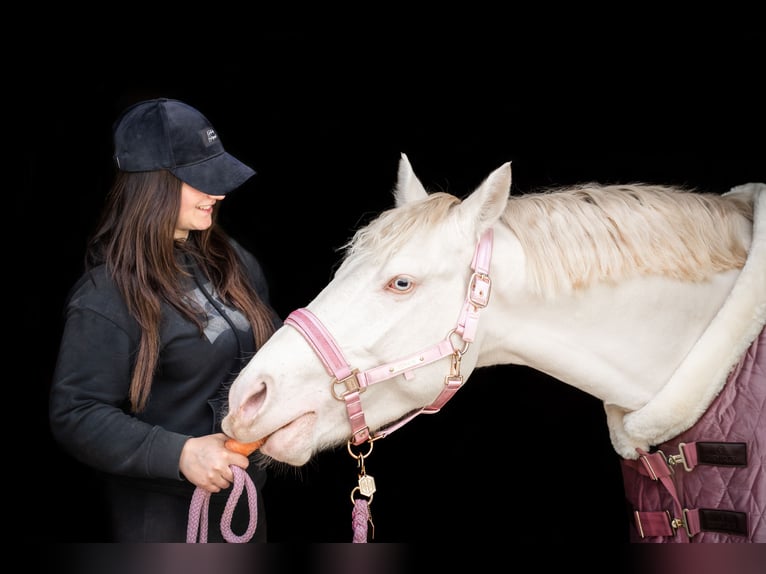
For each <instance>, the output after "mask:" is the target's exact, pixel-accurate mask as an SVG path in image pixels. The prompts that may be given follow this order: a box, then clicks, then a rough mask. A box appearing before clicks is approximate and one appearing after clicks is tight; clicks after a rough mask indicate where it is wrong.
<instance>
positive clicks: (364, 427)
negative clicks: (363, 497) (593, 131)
mask: <svg viewBox="0 0 766 574" xmlns="http://www.w3.org/2000/svg"><path fill="white" fill-rule="evenodd" d="M510 185H511V167H510V164H505V165H503V166H501V167H500V168H498V169H497V170H495V171H494V172H493V173H491V174H490V175H489V177H488V178H487V179H486V180H485V181H484V182H483V183H482V184H481V185H480V186H479V187H478V188H477V189H476V190H475V191H474V192H473V193H472V194H470V195H469V196H467V197H466V198H465V199H463V200H462V201H461V200H460V199H459V198H457V197H455V196H453V195H450V194H447V193H443V192H437V193H432V194H428V193H427V192H426V190H425V188H424V187H423V185H422V184H421V182H420V181H419V180H418V178H417V177H416V176H415V174H414V173H413V170H412V168H411V165H410V163H409V161H408V159H407V157H406V156H404V155H403V156H402V158H401V162H400V166H399V174H398V182H397V185H396V188H395V190H394V196H395V203H396V207H394V208H393V209H390V210H388V211H386V212H384V213H382V214H381V215H379V216H378V217H377V218H376V219H374V220H373V221H372V222H371V223H370V224H369V225H367V226H365V227H363V228H361V229H359V230H358V231H357V232H356V234H355V235H354V238H353V239H352V240H351V241H350V242H349V244H348V245H347V246H346V254H345V257H344V259H343V261H342V263H341V265H340V266H339V268H338V269H337V271H336V273H335V275H334V277H333V279H332V281H331V282H330V283H329V284H328V285H327V286H326V287H325V288H324V289H323V290H322V291H321V292H320V293H319V294H318V295H317V296H316V298H315V299H314V300H313V301H311V302H310V303H309V304H308V305H307V307H305V308H303V309H298V310H296V311H294V312H293V313H291V314H290V316H289V317H288V318H287V319H286V322H285V325H284V326H283V327H282V328H281V329H279V330H278V331H277V332H276V333H275V334H274V335H273V337H272V338H271V339H270V340H269V341H268V342H267V343H266V344H265V345H264V346H263V347H262V348H261V350H260V351H259V352H258V353H257V355H256V356H255V357H254V358H253V359H252V360H251V361H250V363H249V364H248V365H247V367H246V368H245V369H244V370H243V371H242V372H241V374H240V375H239V377H238V378H237V380H236V381H235V382H234V384H233V386H232V387H231V391H230V395H229V407H230V409H229V414H228V416H227V417H226V418H225V420H224V431H225V432H226V433H227V434H228V435H230V436H232V437H235V438H236V439H238V440H240V441H253V440H255V439H259V438H261V437H268V438H267V441H266V442H265V444H264V445H263V446H262V448H261V451H262V453H263V454H265V455H267V456H268V457H271V458H273V459H275V460H278V461H282V462H285V463H288V464H290V465H294V466H301V465H304V464H305V463H307V462H308V461H309V460H310V459H311V458H312V456H313V455H314V454H316V453H318V452H320V451H322V450H324V449H330V448H333V447H336V446H338V445H341V444H344V443H348V444H349V446H350V445H352V444H353V445H361V444H362V443H364V442H366V441H372V440H375V439H378V438H381V437H384V436H386V434H389V433H391V432H393V431H394V430H396V429H398V428H400V427H402V426H403V425H404V424H405V423H406V422H408V421H409V420H411V418H412V417H414V416H415V415H418V414H420V413H434V412H437V411H438V410H439V409H440V408H441V407H442V406H443V405H444V404H445V402H446V401H447V400H449V399H450V398H451V397H452V396H453V395H454V394H455V393H456V392H457V391H458V389H459V388H460V387H461V386H462V385H463V384H465V382H466V380H467V379H468V378H469V376H470V374H471V373H472V372H473V371H474V369H476V368H479V367H484V366H490V365H500V364H517V365H526V366H529V367H531V368H533V369H536V370H538V371H541V372H544V373H547V374H548V375H551V376H552V377H555V378H556V379H558V380H560V381H563V382H565V383H568V384H570V385H572V386H574V387H576V388H578V389H581V390H583V391H584V392H586V393H588V394H590V395H593V396H595V397H597V398H598V399H600V400H602V401H603V404H604V407H605V411H606V421H607V424H608V427H609V433H610V437H611V440H612V444H613V446H614V448H615V450H616V452H617V453H618V454H619V455H620V457H622V458H621V463H625V467H624V470H623V473H624V476H625V481H626V493H627V498H628V500H629V502H630V503H632V504H633V505H634V506H636V507H637V508H636V511H635V523H636V524H635V526H636V528H635V539H636V540H645V541H652V542H666V541H667V542H675V541H679V542H685V541H690V540H691V541H760V542H766V524H764V520H766V519H765V518H764V516H763V514H762V509H763V508H764V507H766V485H764V482H763V473H762V472H761V474H760V477H761V478H760V479H758V480H760V482H758V480H756V479H753V478H752V477H753V474H752V472H750V473H749V478H748V470H747V469H748V468H750V469H751V471H753V472H757V469H758V468H760V467H761V466H763V463H764V462H765V461H764V450H763V449H766V430H764V424H763V421H764V415H763V410H762V407H763V406H764V402H766V390H765V389H764V387H766V381H765V380H764V369H763V366H762V361H763V360H764V359H766V349H764V346H763V345H764V343H763V337H762V336H761V333H762V332H763V330H764V323H765V322H766V227H765V225H766V185H764V184H762V183H753V184H745V185H742V186H739V187H737V188H735V189H733V190H730V191H728V192H727V193H725V194H723V195H715V194H701V193H695V192H692V191H688V190H682V189H674V188H670V187H665V186H657V185H621V186H600V185H595V184H593V185H583V186H578V187H574V188H567V189H557V190H543V191H541V192H539V193H531V194H525V195H520V196H514V195H511V194H510ZM742 357H749V358H750V362H749V363H748V365H746V366H744V367H743V366H742V365H741V362H740V359H741V358H742ZM756 359H759V360H760V361H761V364H760V365H759V364H758V362H757V360H756ZM745 371H746V372H747V373H750V376H751V379H754V380H755V383H754V385H755V386H754V388H753V389H745V390H742V389H741V388H740V387H737V388H736V389H734V383H733V382H731V380H732V379H733V377H734V374H736V373H739V372H745ZM735 372H736V373H735ZM744 384H745V383H741V384H740V385H744ZM751 386H752V384H751ZM725 388H731V389H732V390H731V391H730V393H729V394H728V395H726V397H725V398H723V395H724V393H723V392H722V391H723V390H724V389H725ZM742 396H746V397H748V398H747V400H745V401H739V402H738V400H737V397H742ZM458 400H459V399H458ZM722 401H723V402H725V404H724V405H721V408H723V409H728V410H725V411H724V412H723V414H721V413H717V414H715V415H714V416H715V422H714V423H710V422H709V421H708V422H705V423H704V424H703V426H702V427H699V425H700V424H701V421H702V420H703V419H704V415H705V413H707V412H708V411H709V410H710V409H711V407H712V405H713V404H714V403H720V402H722ZM743 402H744V405H743ZM498 408H499V407H498ZM733 409H736V410H733ZM498 415H500V413H498ZM742 421H744V426H740V427H738V426H737V425H738V424H739V423H740V422H742ZM748 421H749V422H748ZM696 428H700V430H699V434H692V435H690V434H689V433H694V432H695V429H696ZM405 432H406V431H405ZM678 437H680V438H681V440H680V442H679V441H678V440H676V439H678ZM674 440H675V442H674ZM370 446H371V445H370ZM658 447H659V449H658ZM759 449H760V450H759ZM682 468H683V469H684V470H682V471H681V470H679V469H682ZM692 471H693V472H692ZM705 472H713V473H715V474H714V475H710V474H707V475H706V474H705ZM737 473H739V474H737ZM684 475H688V476H690V477H691V476H696V477H697V481H698V482H697V483H690V482H689V480H691V479H687V478H683V479H682V477H683V476H684ZM643 480H647V481H650V482H651V485H649V486H647V485H646V484H643V483H642V482H641V481H643ZM683 480H686V483H685V484H686V486H684V485H683V484H682V481H683ZM695 484H696V485H697V486H699V485H707V486H706V487H705V486H703V487H702V488H695ZM690 485H691V486H690ZM711 485H712V490H716V489H717V495H718V499H717V501H716V503H715V504H714V503H710V502H708V501H706V500H703V499H702V498H700V496H701V492H702V491H705V490H706V489H707V490H708V491H710V490H711ZM727 489H728V490H729V492H728V493H727V492H726V491H727ZM731 489H734V490H733V491H732V490H731ZM695 490H698V491H701V492H697V493H696V495H698V496H697V498H695V492H693V491H695ZM650 491H651V492H653V493H654V494H653V497H651V498H650V499H644V500H640V495H641V493H646V492H650ZM371 492H373V491H372V490H371ZM753 497H758V498H759V502H758V503H757V504H751V502H752V499H753ZM722 499H723V500H724V501H726V502H728V504H724V508H723V509H720V510H717V507H716V504H717V503H718V502H720V501H721V500H722ZM642 505H643V507H642Z"/></svg>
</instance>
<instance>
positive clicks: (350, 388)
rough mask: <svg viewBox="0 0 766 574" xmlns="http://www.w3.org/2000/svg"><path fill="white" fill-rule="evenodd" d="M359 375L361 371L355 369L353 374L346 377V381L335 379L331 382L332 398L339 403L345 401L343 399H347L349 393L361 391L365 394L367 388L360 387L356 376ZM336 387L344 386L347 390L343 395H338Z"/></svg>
mask: <svg viewBox="0 0 766 574" xmlns="http://www.w3.org/2000/svg"><path fill="white" fill-rule="evenodd" d="M358 374H359V369H354V370H353V371H351V374H350V375H349V376H348V377H346V378H345V379H341V380H340V381H339V380H338V379H336V378H334V377H333V380H332V381H331V382H330V390H331V391H332V396H334V397H335V398H336V399H338V400H339V401H342V400H343V397H345V396H346V395H347V394H349V393H353V392H355V391H359V392H360V393H363V392H364V390H365V388H366V387H360V386H359V381H358V380H357V378H356V376H357V375H358ZM336 385H343V386H344V387H345V388H346V390H345V391H343V392H342V393H341V394H338V393H337V392H336V390H335V387H336Z"/></svg>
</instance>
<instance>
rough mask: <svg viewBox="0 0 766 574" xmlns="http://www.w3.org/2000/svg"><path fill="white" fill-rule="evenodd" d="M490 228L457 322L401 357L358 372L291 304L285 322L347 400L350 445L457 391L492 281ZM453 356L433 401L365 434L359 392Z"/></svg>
mask: <svg viewBox="0 0 766 574" xmlns="http://www.w3.org/2000/svg"><path fill="white" fill-rule="evenodd" d="M492 238H493V233H492V228H490V229H488V230H487V231H485V232H484V234H483V235H482V236H481V238H480V240H479V243H478V244H477V245H476V250H475V251H474V255H473V260H472V261H471V269H472V270H473V274H472V275H471V279H470V281H469V285H468V292H467V294H466V298H465V302H464V303H463V308H462V310H461V312H460V316H459V317H458V321H457V325H456V326H455V328H454V329H452V330H450V332H449V333H447V336H446V337H445V338H444V339H443V340H441V341H439V342H438V343H436V344H435V345H432V346H430V347H428V348H426V349H423V350H422V351H419V352H417V353H415V354H413V355H410V356H407V357H404V358H403V359H400V360H398V361H392V362H390V363H386V364H384V365H380V366H378V367H373V368H371V369H367V370H366V371H361V372H360V371H359V369H352V368H351V367H350V366H349V364H348V362H347V361H346V359H345V358H344V357H343V353H342V352H341V350H340V347H338V344H337V343H336V342H335V340H334V339H333V337H332V335H331V334H330V332H329V331H328V330H327V329H326V328H325V327H324V325H323V324H322V322H321V321H320V320H319V319H318V318H317V316H316V315H314V314H313V313H312V312H311V311H309V310H308V309H307V308H302V309H296V310H295V311H293V312H292V313H290V314H289V315H288V316H287V318H286V319H285V324H286V325H291V326H292V327H294V328H296V329H297V330H298V332H299V333H301V334H302V335H303V337H304V338H305V339H306V341H307V342H308V343H309V344H310V345H311V348H312V349H314V352H315V353H316V354H317V356H319V358H320V359H321V361H322V363H323V364H324V366H325V369H326V370H327V372H328V374H329V375H330V376H331V377H333V379H332V383H331V384H332V393H333V396H335V398H337V399H338V400H343V401H345V403H346V411H347V412H348V417H349V422H350V423H351V431H352V435H351V439H350V442H353V444H355V445H359V444H361V443H363V442H364V441H367V440H374V439H378V438H382V437H384V436H386V435H387V434H390V433H392V432H393V431H395V430H396V429H398V428H399V427H401V426H403V425H404V424H405V423H407V422H409V421H410V420H412V419H413V418H415V417H416V416H417V415H419V414H421V413H425V414H433V413H436V412H438V411H439V410H440V409H441V408H442V407H443V406H444V405H445V403H446V402H447V401H448V400H449V399H451V398H452V396H453V395H454V394H455V392H457V390H458V389H459V388H460V387H461V386H462V385H463V377H462V376H461V375H460V360H461V358H462V356H463V354H464V353H465V352H466V351H467V350H468V346H469V345H470V343H472V342H473V340H474V336H475V334H476V327H477V324H478V322H479V312H480V311H481V310H482V309H483V308H484V307H486V306H487V304H488V303H489V295H490V290H491V287H492V282H491V281H490V278H489V265H490V261H491V259H492ZM453 336H457V337H460V338H461V339H462V340H463V346H462V348H459V347H456V346H455V345H453V343H452V339H453ZM449 355H452V362H451V365H450V374H449V375H448V376H447V377H445V379H444V388H443V389H442V391H441V393H439V396H437V397H436V399H434V401H433V402H432V403H431V404H430V405H428V406H426V407H423V408H421V409H418V410H415V411H414V412H412V413H410V414H409V415H407V416H405V417H404V418H402V419H400V420H399V421H397V422H394V423H392V424H391V425H389V426H387V427H385V428H384V429H382V430H379V431H378V432H377V433H376V434H375V437H374V439H373V438H372V437H371V436H370V430H369V427H368V426H367V423H366V421H365V418H364V411H363V409H362V401H361V396H360V395H361V393H362V392H364V390H365V389H366V388H367V387H368V386H370V385H372V384H374V383H379V382H381V381H385V380H388V379H392V378H394V377H396V376H398V375H404V378H405V379H407V380H409V379H411V378H413V377H414V373H413V371H414V370H415V369H417V368H419V367H423V366H425V365H428V364H430V363H433V362H435V361H438V360H439V359H442V358H444V357H447V356H449Z"/></svg>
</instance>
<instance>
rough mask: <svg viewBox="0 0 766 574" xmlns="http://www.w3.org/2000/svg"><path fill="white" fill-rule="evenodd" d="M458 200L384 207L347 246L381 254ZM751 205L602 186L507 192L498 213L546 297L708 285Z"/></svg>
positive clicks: (728, 198)
mask: <svg viewBox="0 0 766 574" xmlns="http://www.w3.org/2000/svg"><path fill="white" fill-rule="evenodd" d="M459 202H460V199H459V198H457V197H455V196H454V195H451V194H448V193H445V192H436V193H432V194H430V195H429V196H428V198H427V199H425V200H423V201H418V202H413V203H410V204H405V205H403V206H401V207H397V208H393V209H389V210H387V211H384V212H383V213H381V215H379V216H378V217H377V218H376V219H374V220H373V221H371V222H370V223H369V224H368V225H367V226H365V227H362V228H360V229H359V230H357V231H356V233H355V234H354V237H353V238H352V239H351V240H350V241H349V242H348V243H347V244H346V245H344V246H343V248H344V249H345V250H346V256H350V255H352V254H356V255H364V256H375V257H376V259H381V260H382V259H385V258H387V257H388V256H390V255H391V254H393V253H395V252H396V251H398V250H399V249H400V248H401V247H402V246H403V245H404V244H406V243H407V242H408V241H409V240H410V238H411V237H412V236H413V233H414V231H415V230H417V229H420V228H422V226H424V225H425V226H433V225H436V224H437V223H439V222H441V221H443V220H445V219H446V218H447V217H448V215H449V213H450V212H451V210H452V208H453V206H455V205H456V204H458V203H459ZM752 221H753V205H752V203H751V202H750V201H748V200H747V199H744V198H742V197H740V196H737V195H718V194H713V193H698V192H695V191H694V190H691V189H687V188H682V187H672V186H663V185H650V184H641V183H637V184H629V185H602V184H596V183H589V184H582V185H577V186H571V187H558V188H550V189H546V190H542V191H538V192H534V193H526V194H523V195H517V196H513V195H512V196H511V197H510V198H509V201H508V206H507V208H506V210H505V213H504V214H503V217H502V222H503V223H504V224H505V225H507V226H508V227H509V228H510V229H511V231H513V233H514V234H515V235H516V237H517V238H518V240H519V241H520V242H521V246H522V248H523V250H524V253H525V254H526V259H527V276H528V286H529V288H530V290H531V291H532V292H533V293H535V294H537V295H539V296H542V297H547V298H550V297H554V296H556V295H558V294H561V293H566V292H571V291H574V290H579V289H585V288H587V287H590V286H592V285H594V284H595V283H597V282H618V281H621V280H623V279H627V278H631V277H637V276H641V275H661V276H665V277H670V278H673V279H678V280H680V281H702V280H705V279H706V278H708V277H710V276H711V275H712V274H714V273H718V272H722V271H726V270H730V269H739V268H741V267H742V266H743V265H744V263H745V260H746V258H747V252H748V248H749V245H750V239H751V227H752Z"/></svg>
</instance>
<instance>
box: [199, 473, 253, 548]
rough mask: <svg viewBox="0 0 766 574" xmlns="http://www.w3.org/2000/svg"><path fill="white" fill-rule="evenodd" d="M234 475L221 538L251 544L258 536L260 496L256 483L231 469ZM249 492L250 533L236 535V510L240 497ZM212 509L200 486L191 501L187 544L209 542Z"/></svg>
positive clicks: (208, 497) (222, 524)
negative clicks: (210, 509)
mask: <svg viewBox="0 0 766 574" xmlns="http://www.w3.org/2000/svg"><path fill="white" fill-rule="evenodd" d="M230 468H231V470H232V471H233V472H234V484H233V485H232V487H231V493H230V494H229V498H228V500H227V501H226V506H225V507H224V510H223V514H222V515H221V534H222V535H223V538H224V540H226V542H237V543H243V542H249V541H250V539H251V538H252V537H253V534H255V528H256V526H257V525H258V494H257V492H256V489H255V484H253V479H251V478H250V475H249V474H247V472H245V471H244V470H243V469H241V468H240V467H238V466H235V465H231V467H230ZM244 489H246V490H247V498H248V502H249V507H250V522H249V523H248V525H247V530H245V533H244V534H242V535H237V534H235V533H234V531H232V529H231V520H232V517H233V516H234V509H235V508H236V506H237V501H238V500H239V497H240V496H242V490H244ZM209 507H210V493H209V492H208V491H207V490H204V489H202V488H200V487H199V486H198V487H197V488H196V489H195V490H194V495H192V501H191V504H190V506H189V522H188V525H187V528H186V542H187V543H189V544H193V543H195V542H200V543H203V544H204V543H206V542H207V528H208V509H209ZM198 535H199V540H198Z"/></svg>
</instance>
